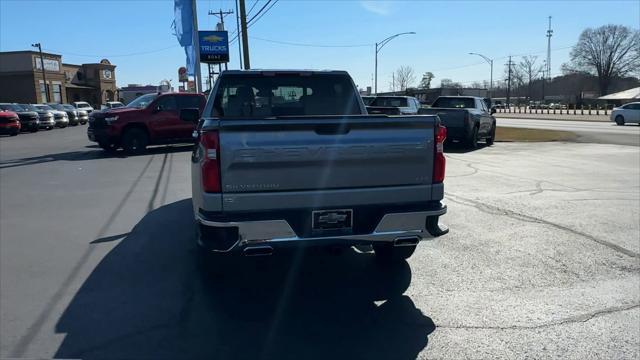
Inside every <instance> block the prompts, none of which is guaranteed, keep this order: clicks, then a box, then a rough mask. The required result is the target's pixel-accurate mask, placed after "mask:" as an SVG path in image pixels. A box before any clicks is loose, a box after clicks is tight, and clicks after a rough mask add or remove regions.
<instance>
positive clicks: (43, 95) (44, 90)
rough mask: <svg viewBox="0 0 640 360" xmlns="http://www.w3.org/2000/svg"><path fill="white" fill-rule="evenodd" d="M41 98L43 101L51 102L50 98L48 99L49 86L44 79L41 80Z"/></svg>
mask: <svg viewBox="0 0 640 360" xmlns="http://www.w3.org/2000/svg"><path fill="white" fill-rule="evenodd" d="M40 98H41V99H42V102H43V103H46V102H49V99H47V87H46V86H45V85H44V81H42V80H40Z"/></svg>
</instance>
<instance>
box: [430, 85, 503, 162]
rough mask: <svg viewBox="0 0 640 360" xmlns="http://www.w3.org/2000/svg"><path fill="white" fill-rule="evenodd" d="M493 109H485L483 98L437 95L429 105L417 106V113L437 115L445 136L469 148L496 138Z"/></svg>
mask: <svg viewBox="0 0 640 360" xmlns="http://www.w3.org/2000/svg"><path fill="white" fill-rule="evenodd" d="M494 112H495V110H494V109H488V108H487V105H486V103H485V101H484V100H483V98H480V97H475V96H440V97H439V98H437V99H436V101H434V102H433V104H432V105H431V108H428V109H421V110H420V114H430V115H438V117H439V118H440V120H441V121H442V123H443V125H444V126H446V127H447V138H448V139H452V140H458V141H462V142H464V143H465V144H466V146H467V147H468V148H470V149H475V148H477V147H478V140H481V139H484V141H485V143H486V144H487V145H488V146H491V145H493V142H494V140H495V137H496V118H495V117H493V113H494Z"/></svg>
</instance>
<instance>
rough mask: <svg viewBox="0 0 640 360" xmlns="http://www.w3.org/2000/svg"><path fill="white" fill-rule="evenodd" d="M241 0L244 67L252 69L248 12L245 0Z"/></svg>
mask: <svg viewBox="0 0 640 360" xmlns="http://www.w3.org/2000/svg"><path fill="white" fill-rule="evenodd" d="M238 1H240V26H241V27H242V52H243V53H244V54H243V55H244V68H245V70H249V69H251V64H250V63H249V34H248V33H247V12H246V9H245V6H244V0H238Z"/></svg>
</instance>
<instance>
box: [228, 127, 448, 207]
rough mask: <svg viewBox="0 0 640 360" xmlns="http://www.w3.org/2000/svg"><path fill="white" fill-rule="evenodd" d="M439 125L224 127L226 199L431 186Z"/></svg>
mask: <svg viewBox="0 0 640 360" xmlns="http://www.w3.org/2000/svg"><path fill="white" fill-rule="evenodd" d="M436 121H437V119H436V118H435V117H434V116H397V117H386V116H348V117H329V116H322V117H296V118H286V119H283V118H278V119H267V120H221V121H220V123H219V131H220V148H221V152H220V167H221V169H220V170H221V174H222V178H221V181H222V192H223V193H247V192H278V191H305V190H322V189H334V190H338V189H341V190H344V189H353V188H359V189H362V188H372V187H391V186H415V185H425V184H426V185H428V184H431V181H432V174H433V161H434V126H435V124H436ZM274 205H277V204H274Z"/></svg>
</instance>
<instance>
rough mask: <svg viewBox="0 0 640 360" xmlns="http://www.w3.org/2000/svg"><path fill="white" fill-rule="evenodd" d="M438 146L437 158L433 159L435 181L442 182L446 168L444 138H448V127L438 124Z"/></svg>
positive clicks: (436, 147) (436, 150) (436, 149)
mask: <svg viewBox="0 0 640 360" xmlns="http://www.w3.org/2000/svg"><path fill="white" fill-rule="evenodd" d="M435 130H436V146H435V158H434V161H433V182H434V183H441V182H443V181H444V170H445V164H446V159H445V158H444V140H445V139H446V138H447V128H446V127H444V126H442V125H438V126H437V127H436V129H435Z"/></svg>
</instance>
